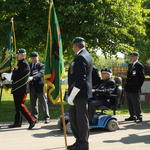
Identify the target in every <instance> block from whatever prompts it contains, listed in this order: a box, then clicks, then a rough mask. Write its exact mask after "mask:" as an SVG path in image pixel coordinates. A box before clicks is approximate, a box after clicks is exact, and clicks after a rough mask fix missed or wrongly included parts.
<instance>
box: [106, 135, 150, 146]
mask: <svg viewBox="0 0 150 150" xmlns="http://www.w3.org/2000/svg"><path fill="white" fill-rule="evenodd" d="M103 142H104V143H116V142H121V143H123V144H135V143H145V144H150V135H142V136H139V135H136V134H130V135H129V136H127V137H123V138H121V139H120V140H108V141H103Z"/></svg>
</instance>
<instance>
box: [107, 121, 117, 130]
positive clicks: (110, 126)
mask: <svg viewBox="0 0 150 150" xmlns="http://www.w3.org/2000/svg"><path fill="white" fill-rule="evenodd" d="M106 129H107V130H108V131H116V130H118V129H119V126H118V122H117V120H115V119H112V120H109V121H108V123H107V126H106Z"/></svg>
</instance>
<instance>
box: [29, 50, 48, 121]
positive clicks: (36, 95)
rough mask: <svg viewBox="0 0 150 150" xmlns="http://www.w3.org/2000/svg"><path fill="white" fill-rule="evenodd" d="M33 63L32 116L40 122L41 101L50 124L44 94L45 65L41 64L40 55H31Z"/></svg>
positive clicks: (34, 53) (31, 86)
mask: <svg viewBox="0 0 150 150" xmlns="http://www.w3.org/2000/svg"><path fill="white" fill-rule="evenodd" d="M30 58H31V61H32V63H31V64H30V70H31V72H30V77H29V80H30V84H29V85H30V106H31V114H32V115H33V116H34V118H36V120H38V101H37V99H38V100H39V101H40V103H41V106H42V110H43V113H44V119H45V123H49V121H50V116H49V109H48V103H47V98H46V95H45V94H44V64H42V63H40V62H39V54H38V53H37V52H35V51H34V52H32V53H31V54H30Z"/></svg>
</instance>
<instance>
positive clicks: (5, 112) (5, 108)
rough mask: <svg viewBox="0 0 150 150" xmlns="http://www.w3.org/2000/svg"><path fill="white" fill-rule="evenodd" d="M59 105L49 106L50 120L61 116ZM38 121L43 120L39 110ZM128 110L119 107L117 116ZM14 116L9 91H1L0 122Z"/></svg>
mask: <svg viewBox="0 0 150 150" xmlns="http://www.w3.org/2000/svg"><path fill="white" fill-rule="evenodd" d="M25 104H26V106H27V108H28V109H29V110H30V101H29V96H28V97H27V100H26V102H25ZM60 108H61V107H60V103H59V102H58V103H57V104H56V105H51V104H50V106H49V111H50V116H51V119H57V118H59V116H60V115H61V109H60ZM64 108H65V112H67V111H68V110H69V105H68V104H67V103H65V104H64ZM39 110H40V115H39V120H41V119H43V116H42V114H43V113H42V112H41V109H39ZM142 112H144V113H150V105H145V104H142ZM107 113H110V114H112V111H107ZM127 113H128V109H127V106H126V105H123V106H121V108H119V109H118V110H117V114H127ZM14 114H15V108H14V103H13V97H12V95H11V94H10V91H5V90H4V91H3V95H2V102H1V104H0V122H7V121H13V120H14Z"/></svg>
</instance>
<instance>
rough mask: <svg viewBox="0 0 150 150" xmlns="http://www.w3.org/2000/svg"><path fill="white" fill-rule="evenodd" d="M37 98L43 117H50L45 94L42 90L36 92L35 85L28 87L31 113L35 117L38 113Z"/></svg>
mask: <svg viewBox="0 0 150 150" xmlns="http://www.w3.org/2000/svg"><path fill="white" fill-rule="evenodd" d="M38 100H39V102H40V104H41V106H42V110H43V113H44V119H46V118H50V116H49V109H48V103H47V98H46V95H45V94H44V93H43V92H40V93H38V92H36V90H35V87H30V107H31V114H32V116H33V117H34V118H36V119H38V114H39V111H38Z"/></svg>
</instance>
